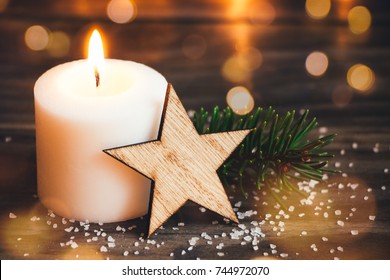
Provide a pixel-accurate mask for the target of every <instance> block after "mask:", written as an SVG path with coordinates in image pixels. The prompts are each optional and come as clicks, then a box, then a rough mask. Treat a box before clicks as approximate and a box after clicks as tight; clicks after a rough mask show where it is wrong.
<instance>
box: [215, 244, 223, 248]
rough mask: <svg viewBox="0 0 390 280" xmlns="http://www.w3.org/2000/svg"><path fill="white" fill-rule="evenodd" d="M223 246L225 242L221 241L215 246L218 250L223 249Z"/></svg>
mask: <svg viewBox="0 0 390 280" xmlns="http://www.w3.org/2000/svg"><path fill="white" fill-rule="evenodd" d="M223 246H224V244H223V243H219V244H218V245H217V246H216V247H215V248H217V250H222V248H223Z"/></svg>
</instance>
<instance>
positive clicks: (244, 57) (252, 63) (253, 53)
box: [236, 47, 263, 71]
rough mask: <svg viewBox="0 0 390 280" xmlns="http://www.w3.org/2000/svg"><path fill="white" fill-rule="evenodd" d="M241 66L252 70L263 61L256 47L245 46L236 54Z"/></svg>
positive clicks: (258, 66)
mask: <svg viewBox="0 0 390 280" xmlns="http://www.w3.org/2000/svg"><path fill="white" fill-rule="evenodd" d="M236 56H237V59H238V63H239V64H240V66H241V68H243V69H245V70H247V71H254V70H256V69H258V68H260V66H261V64H262V63H263V55H262V54H261V52H260V51H259V50H258V49H256V48H251V47H250V48H245V49H243V50H241V51H240V52H239V53H237V54H236Z"/></svg>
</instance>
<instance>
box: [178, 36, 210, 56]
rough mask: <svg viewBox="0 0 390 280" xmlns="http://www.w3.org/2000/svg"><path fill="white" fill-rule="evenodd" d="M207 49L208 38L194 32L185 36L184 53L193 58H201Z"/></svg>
mask: <svg viewBox="0 0 390 280" xmlns="http://www.w3.org/2000/svg"><path fill="white" fill-rule="evenodd" d="M206 49H207V43H206V40H205V39H204V38H203V37H202V36H199V35H196V34H192V35H189V36H187V37H186V38H184V40H183V45H182V51H183V54H184V55H185V56H186V57H188V58H189V59H192V60H197V59H199V58H201V57H202V56H203V55H204V54H205V52H206Z"/></svg>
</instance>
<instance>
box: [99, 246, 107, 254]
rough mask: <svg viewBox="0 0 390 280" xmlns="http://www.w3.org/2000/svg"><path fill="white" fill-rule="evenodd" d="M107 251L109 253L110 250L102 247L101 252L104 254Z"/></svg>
mask: <svg viewBox="0 0 390 280" xmlns="http://www.w3.org/2000/svg"><path fill="white" fill-rule="evenodd" d="M107 251H108V249H107V247H106V246H102V247H100V252H102V253H104V252H107Z"/></svg>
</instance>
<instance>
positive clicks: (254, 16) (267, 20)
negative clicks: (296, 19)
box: [248, 1, 276, 24]
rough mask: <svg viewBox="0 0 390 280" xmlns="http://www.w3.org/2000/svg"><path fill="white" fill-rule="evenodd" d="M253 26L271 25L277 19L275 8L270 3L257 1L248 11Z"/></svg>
mask: <svg viewBox="0 0 390 280" xmlns="http://www.w3.org/2000/svg"><path fill="white" fill-rule="evenodd" d="M248 12H249V18H250V21H251V22H252V23H253V24H271V23H272V22H273V21H274V20H275V17H276V10H275V7H274V6H273V5H272V4H271V3H269V2H268V1H255V2H253V3H252V4H251V5H250V6H249V9H248Z"/></svg>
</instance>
